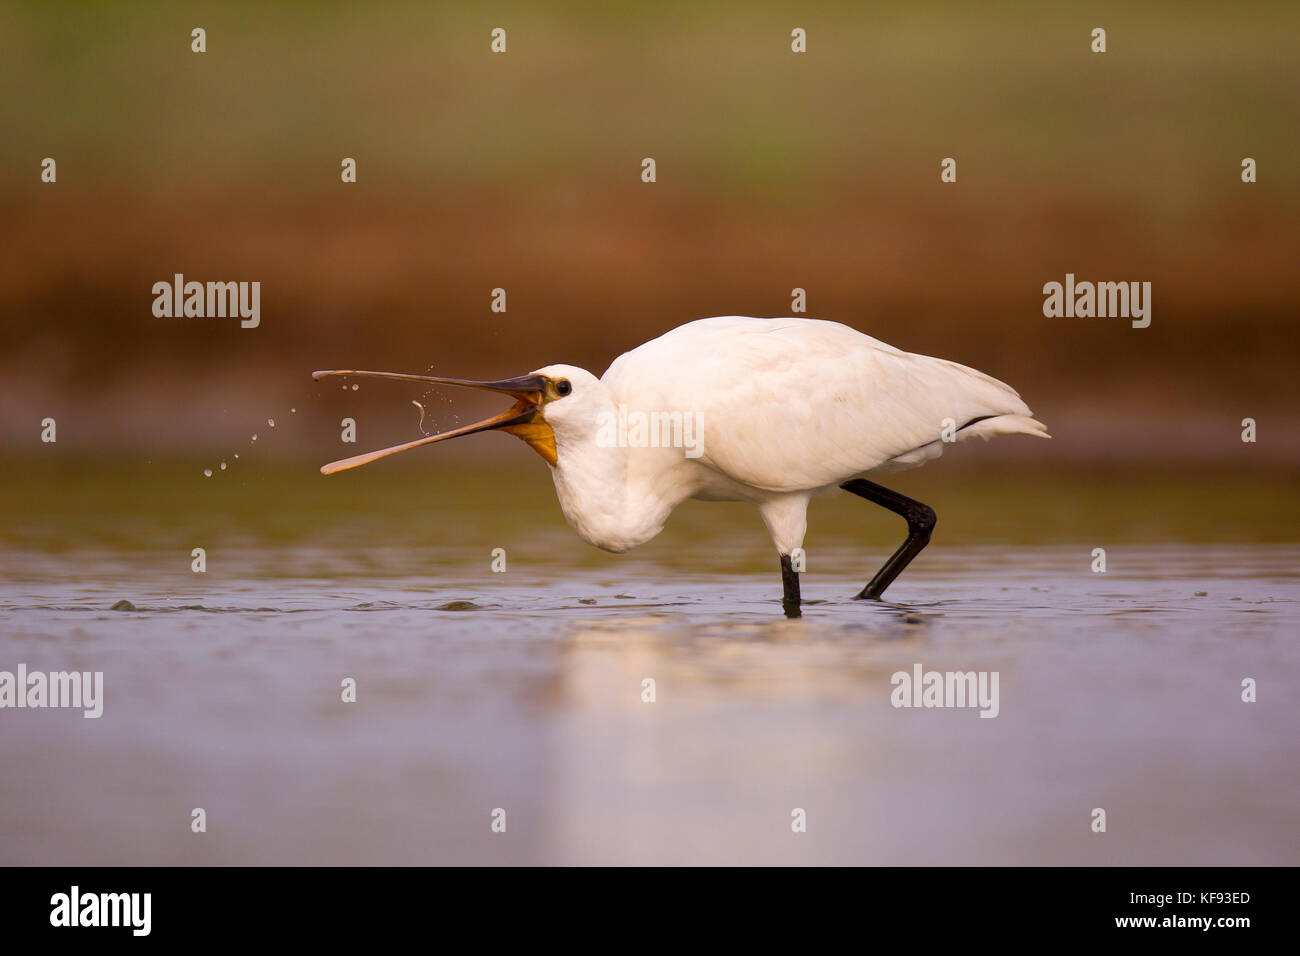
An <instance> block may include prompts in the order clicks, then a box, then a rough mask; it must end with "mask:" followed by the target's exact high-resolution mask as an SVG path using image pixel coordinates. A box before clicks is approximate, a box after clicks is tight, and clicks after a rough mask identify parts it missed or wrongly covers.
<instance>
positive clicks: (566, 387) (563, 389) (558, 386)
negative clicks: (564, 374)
mask: <svg viewBox="0 0 1300 956" xmlns="http://www.w3.org/2000/svg"><path fill="white" fill-rule="evenodd" d="M571 391H573V386H572V385H570V384H569V380H568V379H567V378H562V379H560V380H559V381H558V382H556V383H555V394H556V395H568V394H569V393H570V392H571Z"/></svg>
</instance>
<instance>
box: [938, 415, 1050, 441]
mask: <svg viewBox="0 0 1300 956" xmlns="http://www.w3.org/2000/svg"><path fill="white" fill-rule="evenodd" d="M999 435H1032V436H1033V437H1035V438H1051V437H1052V436H1051V435H1049V434H1047V426H1046V425H1044V424H1043V423H1042V422H1040V421H1039V420H1038V419H1036V418H1030V417H1029V416H1028V415H994V416H993V417H992V418H985V419H984V420H983V421H978V422H975V423H974V424H972V425H967V426H966V427H965V428H963V429H961V430H960V431H958V432H957V441H968V440H970V439H972V438H983V439H984V440H985V441H988V440H989V439H990V438H997V437H998V436H999Z"/></svg>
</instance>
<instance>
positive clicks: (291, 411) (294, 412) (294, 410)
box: [289, 408, 298, 415]
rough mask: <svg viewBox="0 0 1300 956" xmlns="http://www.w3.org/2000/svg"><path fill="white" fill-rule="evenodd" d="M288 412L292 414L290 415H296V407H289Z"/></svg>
mask: <svg viewBox="0 0 1300 956" xmlns="http://www.w3.org/2000/svg"><path fill="white" fill-rule="evenodd" d="M289 412H290V414H292V415H297V414H298V409H296V408H291V409H289Z"/></svg>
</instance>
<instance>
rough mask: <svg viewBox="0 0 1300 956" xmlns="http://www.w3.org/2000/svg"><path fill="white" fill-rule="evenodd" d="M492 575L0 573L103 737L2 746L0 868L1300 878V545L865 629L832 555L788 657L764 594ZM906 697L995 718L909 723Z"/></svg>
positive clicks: (24, 639)
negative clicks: (558, 868) (973, 694)
mask: <svg viewBox="0 0 1300 956" xmlns="http://www.w3.org/2000/svg"><path fill="white" fill-rule="evenodd" d="M553 530H554V529H548V530H547V531H545V532H538V535H539V537H538V538H537V540H535V541H534V542H533V544H532V550H531V551H529V550H528V549H527V548H525V549H523V553H531V554H544V553H545V551H546V547H547V543H548V542H550V541H551V540H552V537H551V535H552V533H553ZM745 541H746V542H748V544H749V545H751V546H752V544H753V543H754V542H753V540H752V539H751V538H750V537H746V538H745ZM731 543H732V542H730V541H729V540H727V539H723V540H722V541H719V542H715V546H716V547H717V548H718V550H719V552H725V551H726V550H727V547H729V546H730V544H731ZM738 546H739V545H738ZM481 550H482V549H477V548H476V549H472V550H471V549H457V548H455V547H451V546H443V547H439V548H436V549H420V548H412V547H366V546H360V545H355V546H353V547H351V548H347V549H342V548H322V547H316V546H298V547H293V546H282V547H267V546H265V545H258V546H250V547H248V548H246V549H243V550H241V549H239V548H237V547H232V548H228V549H224V550H221V551H219V552H216V553H212V554H210V556H209V559H208V560H209V562H210V566H209V571H208V573H206V574H205V575H195V574H192V573H190V571H189V567H188V563H187V562H188V557H187V558H185V561H184V562H178V561H177V559H176V557H175V554H174V553H169V552H162V551H149V550H142V551H135V552H131V553H123V552H121V551H118V550H100V551H95V550H80V551H75V552H71V553H65V552H59V553H53V552H42V551H33V550H14V549H11V550H10V551H8V552H4V553H3V554H2V555H0V581H3V582H4V583H3V585H2V586H0V612H2V614H3V626H4V639H3V642H0V650H2V651H3V654H4V659H3V660H0V669H3V668H8V669H13V667H14V666H15V665H16V664H17V662H19V661H21V662H24V663H26V664H27V666H28V669H29V670H67V669H73V668H75V669H79V670H90V671H95V670H101V671H103V672H104V681H105V707H104V715H103V717H102V718H100V719H98V720H87V719H83V717H82V716H81V712H80V711H67V710H43V711H42V710H6V711H3V712H0V751H2V752H3V754H4V757H5V765H6V768H7V771H6V772H5V773H4V774H3V775H0V824H2V830H3V834H4V839H3V841H0V863H6V864H14V863H68V864H110V863H128V864H146V863H164V864H167V863H180V864H186V863H227V864H238V863H250V864H264V863H293V864H303V863H323V864H334V863H390V864H391V863H402V864H418V863H504V862H510V863H576V864H585V863H834V864H850V863H866V864H893V863H897V864H944V863H946V864H974V863H995V864H1012V863H1039V864H1074V863H1097V864H1101V863H1121V864H1263V863H1269V864H1296V863H1300V838H1298V837H1297V836H1296V834H1297V832H1300V830H1298V829H1297V823H1298V822H1300V812H1298V811H1297V800H1296V794H1297V793H1298V792H1300V745H1298V744H1297V733H1296V731H1297V719H1296V709H1295V700H1296V699H1297V695H1298V693H1300V656H1297V654H1296V635H1297V631H1298V630H1300V628H1298V627H1297V625H1298V624H1300V546H1296V545H1286V544H1278V545H1246V544H1241V545H1230V546H1209V545H1205V546H1190V545H1165V546H1160V547H1128V546H1120V547H1112V548H1110V549H1108V555H1107V559H1108V568H1109V570H1108V571H1107V573H1105V574H1096V573H1093V572H1092V571H1091V570H1090V564H1091V555H1090V549H1088V548H1086V547H1077V546H1070V547H1035V546H1024V547H1018V548H1005V547H996V548H992V547H990V548H970V547H950V546H943V547H939V546H932V547H931V549H930V550H929V551H927V553H926V554H925V555H924V556H923V558H922V559H920V560H918V562H917V563H916V564H915V565H914V566H913V568H912V569H909V571H908V572H907V573H906V574H905V575H904V576H903V577H902V578H900V580H899V581H898V582H897V583H896V584H895V585H894V587H893V588H892V589H891V591H890V592H889V597H890V598H891V599H892V600H893V601H894V602H896V603H888V604H879V605H876V604H868V603H864V602H856V601H853V600H850V599H849V598H850V596H851V595H852V594H853V593H854V592H855V590H856V589H857V588H859V587H860V586H861V584H862V581H863V580H864V579H865V577H866V576H867V575H868V574H869V572H870V571H871V570H872V569H873V568H874V566H875V565H876V564H878V563H879V561H880V560H881V559H882V558H883V557H884V556H885V554H886V553H887V551H888V550H889V549H888V548H883V549H882V548H880V547H878V546H871V547H866V548H864V547H860V546H849V545H848V544H834V545H832V546H829V547H827V548H825V549H823V550H820V551H818V552H816V553H815V555H814V556H813V558H812V559H811V560H813V565H812V567H811V568H810V571H809V573H807V574H806V575H805V577H804V597H805V599H806V600H809V601H811V602H815V603H811V604H809V606H807V607H806V608H805V617H804V618H803V619H802V620H799V621H786V620H784V619H783V618H782V617H781V615H780V607H779V602H778V598H779V588H780V580H779V576H778V575H777V574H776V572H775V570H773V571H770V572H765V573H742V574H734V573H724V572H721V571H708V570H705V571H701V570H699V569H698V568H696V569H694V570H692V569H691V568H690V567H682V566H681V565H683V564H687V565H689V564H690V562H689V560H687V558H686V557H684V556H683V554H682V553H675V554H666V553H664V552H662V551H660V552H653V551H652V553H651V556H650V557H649V558H642V557H637V556H635V555H633V556H627V557H624V558H621V559H613V558H611V559H608V560H604V559H602V562H601V564H600V565H599V566H597V567H585V566H580V565H576V564H568V563H565V562H564V561H562V560H560V559H559V558H557V559H555V560H553V561H551V562H549V564H548V562H545V561H536V560H528V561H525V560H519V559H516V558H514V557H513V556H512V558H511V561H512V563H511V564H510V565H509V570H508V571H507V572H505V573H503V574H497V573H493V572H492V571H491V570H490V568H489V560H488V558H487V555H486V554H485V553H480V552H481ZM561 553H562V554H568V553H570V552H569V551H563V552H561ZM831 568H833V569H851V568H860V569H861V573H854V574H848V573H845V572H844V571H841V570H836V571H835V572H834V573H832V572H831V571H828V570H825V569H831ZM229 569H238V572H237V573H235V574H232V573H230V570H229ZM1198 592H1204V593H1203V594H1198ZM119 599H127V600H130V601H131V602H133V604H134V605H135V606H136V608H137V610H135V611H112V610H109V608H110V607H111V606H112V605H113V604H114V603H115V602H116V601H118V600H119ZM914 664H921V665H922V666H923V667H924V669H926V670H959V671H971V670H974V671H996V672H998V674H999V679H1000V685H999V686H1000V690H999V713H998V716H997V717H996V718H994V719H982V718H980V717H979V716H978V712H977V711H976V710H973V709H923V708H922V709H913V708H895V707H893V706H891V703H890V698H891V691H892V690H893V688H892V687H891V684H890V677H891V675H892V674H893V673H894V672H896V671H900V670H901V671H908V672H910V671H911V670H912V667H913V665H914ZM345 677H352V678H355V679H356V681H357V687H358V691H357V698H358V699H357V702H356V703H354V704H345V703H343V702H341V700H340V682H341V681H342V680H343V678H345ZM1246 677H1252V678H1255V679H1256V680H1257V681H1258V694H1259V700H1258V702H1256V703H1243V702H1242V700H1241V682H1242V679H1243V678H1246ZM645 678H653V680H654V681H655V691H656V700H655V702H653V703H645V702H643V701H642V681H643V679H645ZM194 807H203V808H204V809H205V810H206V812H207V820H208V830H207V832H206V833H203V834H194V833H191V832H190V818H191V810H192V808H194ZM1095 807H1102V808H1105V810H1106V812H1107V815H1108V821H1107V822H1108V829H1107V832H1106V833H1104V834H1096V833H1092V832H1091V831H1090V829H1089V824H1090V821H1091V816H1090V814H1091V811H1092V809H1093V808H1095ZM495 808H504V809H505V811H506V821H507V828H506V832H505V833H494V832H492V830H491V823H492V813H493V810H494V809H495ZM795 808H801V809H803V810H804V811H805V812H806V816H807V832H805V833H793V832H792V831H791V813H792V810H794V809H795Z"/></svg>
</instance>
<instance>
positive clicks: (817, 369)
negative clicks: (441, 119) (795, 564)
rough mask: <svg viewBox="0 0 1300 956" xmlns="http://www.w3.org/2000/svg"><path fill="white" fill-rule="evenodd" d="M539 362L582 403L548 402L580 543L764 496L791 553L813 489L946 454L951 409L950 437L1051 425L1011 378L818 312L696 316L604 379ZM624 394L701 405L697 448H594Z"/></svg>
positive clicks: (765, 512)
mask: <svg viewBox="0 0 1300 956" xmlns="http://www.w3.org/2000/svg"><path fill="white" fill-rule="evenodd" d="M537 371H538V373H539V374H542V375H547V376H550V377H566V378H568V379H569V380H570V381H572V382H573V385H574V390H573V397H577V396H582V398H583V401H582V402H581V403H574V404H573V405H572V406H570V405H569V401H570V400H569V399H566V400H565V401H563V402H557V403H553V404H550V405H548V406H547V407H546V420H547V422H548V423H549V424H550V425H551V427H552V429H554V431H555V442H556V449H557V452H558V458H557V462H556V464H555V466H554V467H553V469H552V475H553V478H554V480H555V488H556V493H557V496H558V497H559V501H560V507H561V509H562V510H563V512H564V516H565V518H566V519H567V520H568V522H569V523H570V524H571V525H572V526H573V528H574V529H575V530H576V531H577V532H578V534H579V535H580V536H581V537H582V538H583V540H585V541H587V542H588V543H590V544H593V545H595V546H596V547H598V548H602V549H604V550H606V551H613V552H616V553H618V552H623V551H627V550H628V549H630V548H634V547H636V546H637V545H638V544H642V543H644V542H645V541H648V540H649V539H651V538H653V537H654V536H655V535H657V534H658V533H659V532H660V531H661V530H662V529H663V526H664V522H665V521H666V520H667V518H668V515H669V514H670V513H671V512H672V510H673V508H675V507H676V506H677V505H678V504H680V503H681V502H682V501H684V500H686V499H687V498H700V499H704V500H709V501H748V502H750V503H751V504H754V505H756V506H757V507H758V509H759V512H760V513H761V515H762V516H763V520H764V522H765V523H766V525H767V527H768V530H769V532H770V533H771V535H772V539H773V542H774V544H775V545H776V547H777V551H778V552H779V553H781V554H790V553H792V552H793V550H794V549H795V548H799V547H802V544H803V537H804V532H805V530H806V513H807V508H808V502H809V500H810V498H811V497H812V496H813V495H814V494H818V493H821V492H827V491H831V490H833V489H835V488H836V487H837V486H838V485H839V484H841V483H842V482H844V481H847V480H849V479H851V478H854V477H861V476H866V475H870V474H884V473H887V472H891V471H898V470H902V469H905V468H913V467H917V466H918V465H921V464H924V463H925V462H926V461H929V460H930V459H932V458H937V457H938V456H939V455H940V454H942V452H943V447H944V445H945V444H946V443H945V442H944V441H943V440H942V438H941V436H942V434H943V431H944V428H945V419H947V420H949V426H948V427H949V428H950V430H951V432H952V436H953V441H965V440H967V439H970V438H973V437H981V438H986V439H987V438H992V437H994V436H996V435H1011V434H1027V435H1039V436H1042V435H1045V434H1046V428H1045V427H1044V426H1043V425H1042V424H1041V423H1040V422H1037V421H1035V420H1034V419H1033V418H1032V417H1030V416H1031V413H1030V411H1029V408H1028V407H1027V406H1026V405H1025V403H1024V402H1023V401H1021V399H1020V396H1019V395H1017V394H1016V392H1015V391H1014V390H1013V389H1012V388H1011V387H1010V386H1008V385H1005V384H1003V383H1002V382H999V381H997V380H996V379H994V378H991V377H990V376H988V375H985V374H983V373H982V372H977V371H975V370H974V369H971V368H967V367H966V366H964V365H958V364H957V363H955V362H948V361H945V360H943V359H937V358H931V357H929V356H926V355H915V354H912V353H909V352H903V351H900V350H899V349H896V348H894V347H893V346H890V345H886V344H885V343H884V342H881V341H879V340H877V339H873V338H871V337H870V336H868V335H863V334H862V333H861V332H858V331H856V330H854V329H851V328H849V327H848V326H845V325H841V324H839V323H838V322H826V321H820V320H816V319H798V318H788V319H756V318H747V317H743V316H723V317H718V318H710V319H699V320H698V321H695V322H690V323H687V324H686V325H682V326H679V327H678V328H676V329H673V330H672V331H671V332H667V333H665V334H664V335H661V336H659V338H656V339H652V340H651V341H649V342H646V343H645V344H644V345H641V346H638V347H637V348H635V349H632V350H631V351H630V352H627V353H625V354H623V355H621V356H619V358H617V359H615V361H614V362H613V364H612V365H610V367H609V370H608V371H606V372H605V375H604V376H603V377H602V378H600V379H596V378H595V376H593V375H591V374H590V373H588V372H585V371H584V370H582V369H577V368H574V367H573V366H568V365H552V366H547V367H546V368H542V369H538V370H537ZM619 405H623V406H625V407H626V408H628V409H632V410H640V411H642V412H647V413H649V412H656V411H658V412H680V413H682V414H694V415H695V416H696V420H697V421H698V422H699V423H700V424H701V425H702V435H701V436H700V437H701V439H702V440H701V441H700V449H701V452H702V453H701V454H700V455H699V457H696V458H688V457H686V456H685V455H684V454H683V451H682V449H681V448H663V447H660V448H648V447H626V448H617V447H614V448H611V447H600V446H599V445H598V444H597V442H595V441H594V440H593V436H594V435H595V434H596V431H597V429H598V427H599V425H598V422H597V417H598V413H600V412H604V413H606V414H607V415H609V414H617V408H618V406H619ZM974 419H983V420H982V421H979V422H977V423H976V424H974V425H970V426H969V427H966V428H962V426H963V425H965V424H966V423H967V422H970V421H972V420H974Z"/></svg>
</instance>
